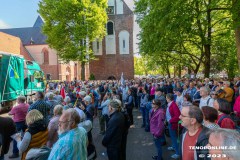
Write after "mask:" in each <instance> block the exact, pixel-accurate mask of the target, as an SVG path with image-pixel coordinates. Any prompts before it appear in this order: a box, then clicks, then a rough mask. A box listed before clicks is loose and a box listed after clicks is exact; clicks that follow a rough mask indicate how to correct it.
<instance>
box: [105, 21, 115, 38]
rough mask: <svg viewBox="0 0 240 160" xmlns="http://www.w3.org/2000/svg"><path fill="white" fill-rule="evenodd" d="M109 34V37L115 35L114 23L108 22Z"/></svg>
mask: <svg viewBox="0 0 240 160" xmlns="http://www.w3.org/2000/svg"><path fill="white" fill-rule="evenodd" d="M107 34H108V35H113V34H114V30H113V22H108V23H107Z"/></svg>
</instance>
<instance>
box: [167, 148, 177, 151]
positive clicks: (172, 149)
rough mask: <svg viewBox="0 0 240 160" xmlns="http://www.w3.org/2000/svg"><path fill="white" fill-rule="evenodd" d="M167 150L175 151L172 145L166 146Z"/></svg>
mask: <svg viewBox="0 0 240 160" xmlns="http://www.w3.org/2000/svg"><path fill="white" fill-rule="evenodd" d="M167 149H168V150H169V151H175V149H174V148H173V147H168V148H167Z"/></svg>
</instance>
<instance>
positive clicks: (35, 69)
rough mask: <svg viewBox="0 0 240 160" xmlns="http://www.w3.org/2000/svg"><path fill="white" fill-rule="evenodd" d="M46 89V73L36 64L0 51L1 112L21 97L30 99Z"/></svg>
mask: <svg viewBox="0 0 240 160" xmlns="http://www.w3.org/2000/svg"><path fill="white" fill-rule="evenodd" d="M44 89H45V85H44V73H43V71H42V70H41V68H40V66H39V65H38V64H37V63H36V62H34V61H27V60H25V59H24V58H23V57H22V56H19V55H15V54H11V53H4V52H1V51H0V111H1V109H2V108H3V107H4V106H7V105H6V104H7V103H8V102H12V101H14V100H16V99H17V97H18V96H19V95H24V96H26V97H30V96H32V95H33V94H34V93H36V92H37V91H44Z"/></svg>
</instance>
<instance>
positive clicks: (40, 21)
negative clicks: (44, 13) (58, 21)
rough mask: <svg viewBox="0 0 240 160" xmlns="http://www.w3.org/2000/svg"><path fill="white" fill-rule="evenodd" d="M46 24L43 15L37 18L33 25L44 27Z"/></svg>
mask: <svg viewBox="0 0 240 160" xmlns="http://www.w3.org/2000/svg"><path fill="white" fill-rule="evenodd" d="M43 24H44V22H43V19H42V17H41V16H38V17H37V20H36V21H35V23H34V25H33V27H42V26H43Z"/></svg>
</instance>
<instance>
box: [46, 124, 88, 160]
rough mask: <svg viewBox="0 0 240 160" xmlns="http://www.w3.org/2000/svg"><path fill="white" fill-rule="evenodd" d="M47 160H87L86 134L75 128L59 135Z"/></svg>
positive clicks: (81, 129) (84, 131)
mask: <svg viewBox="0 0 240 160" xmlns="http://www.w3.org/2000/svg"><path fill="white" fill-rule="evenodd" d="M48 160H87V132H86V130H85V129H84V128H82V127H77V128H75V129H72V130H70V131H68V132H66V133H63V134H61V135H59V139H58V141H57V142H56V143H55V144H54V145H53V148H52V151H51V153H50V155H49V157H48Z"/></svg>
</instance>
